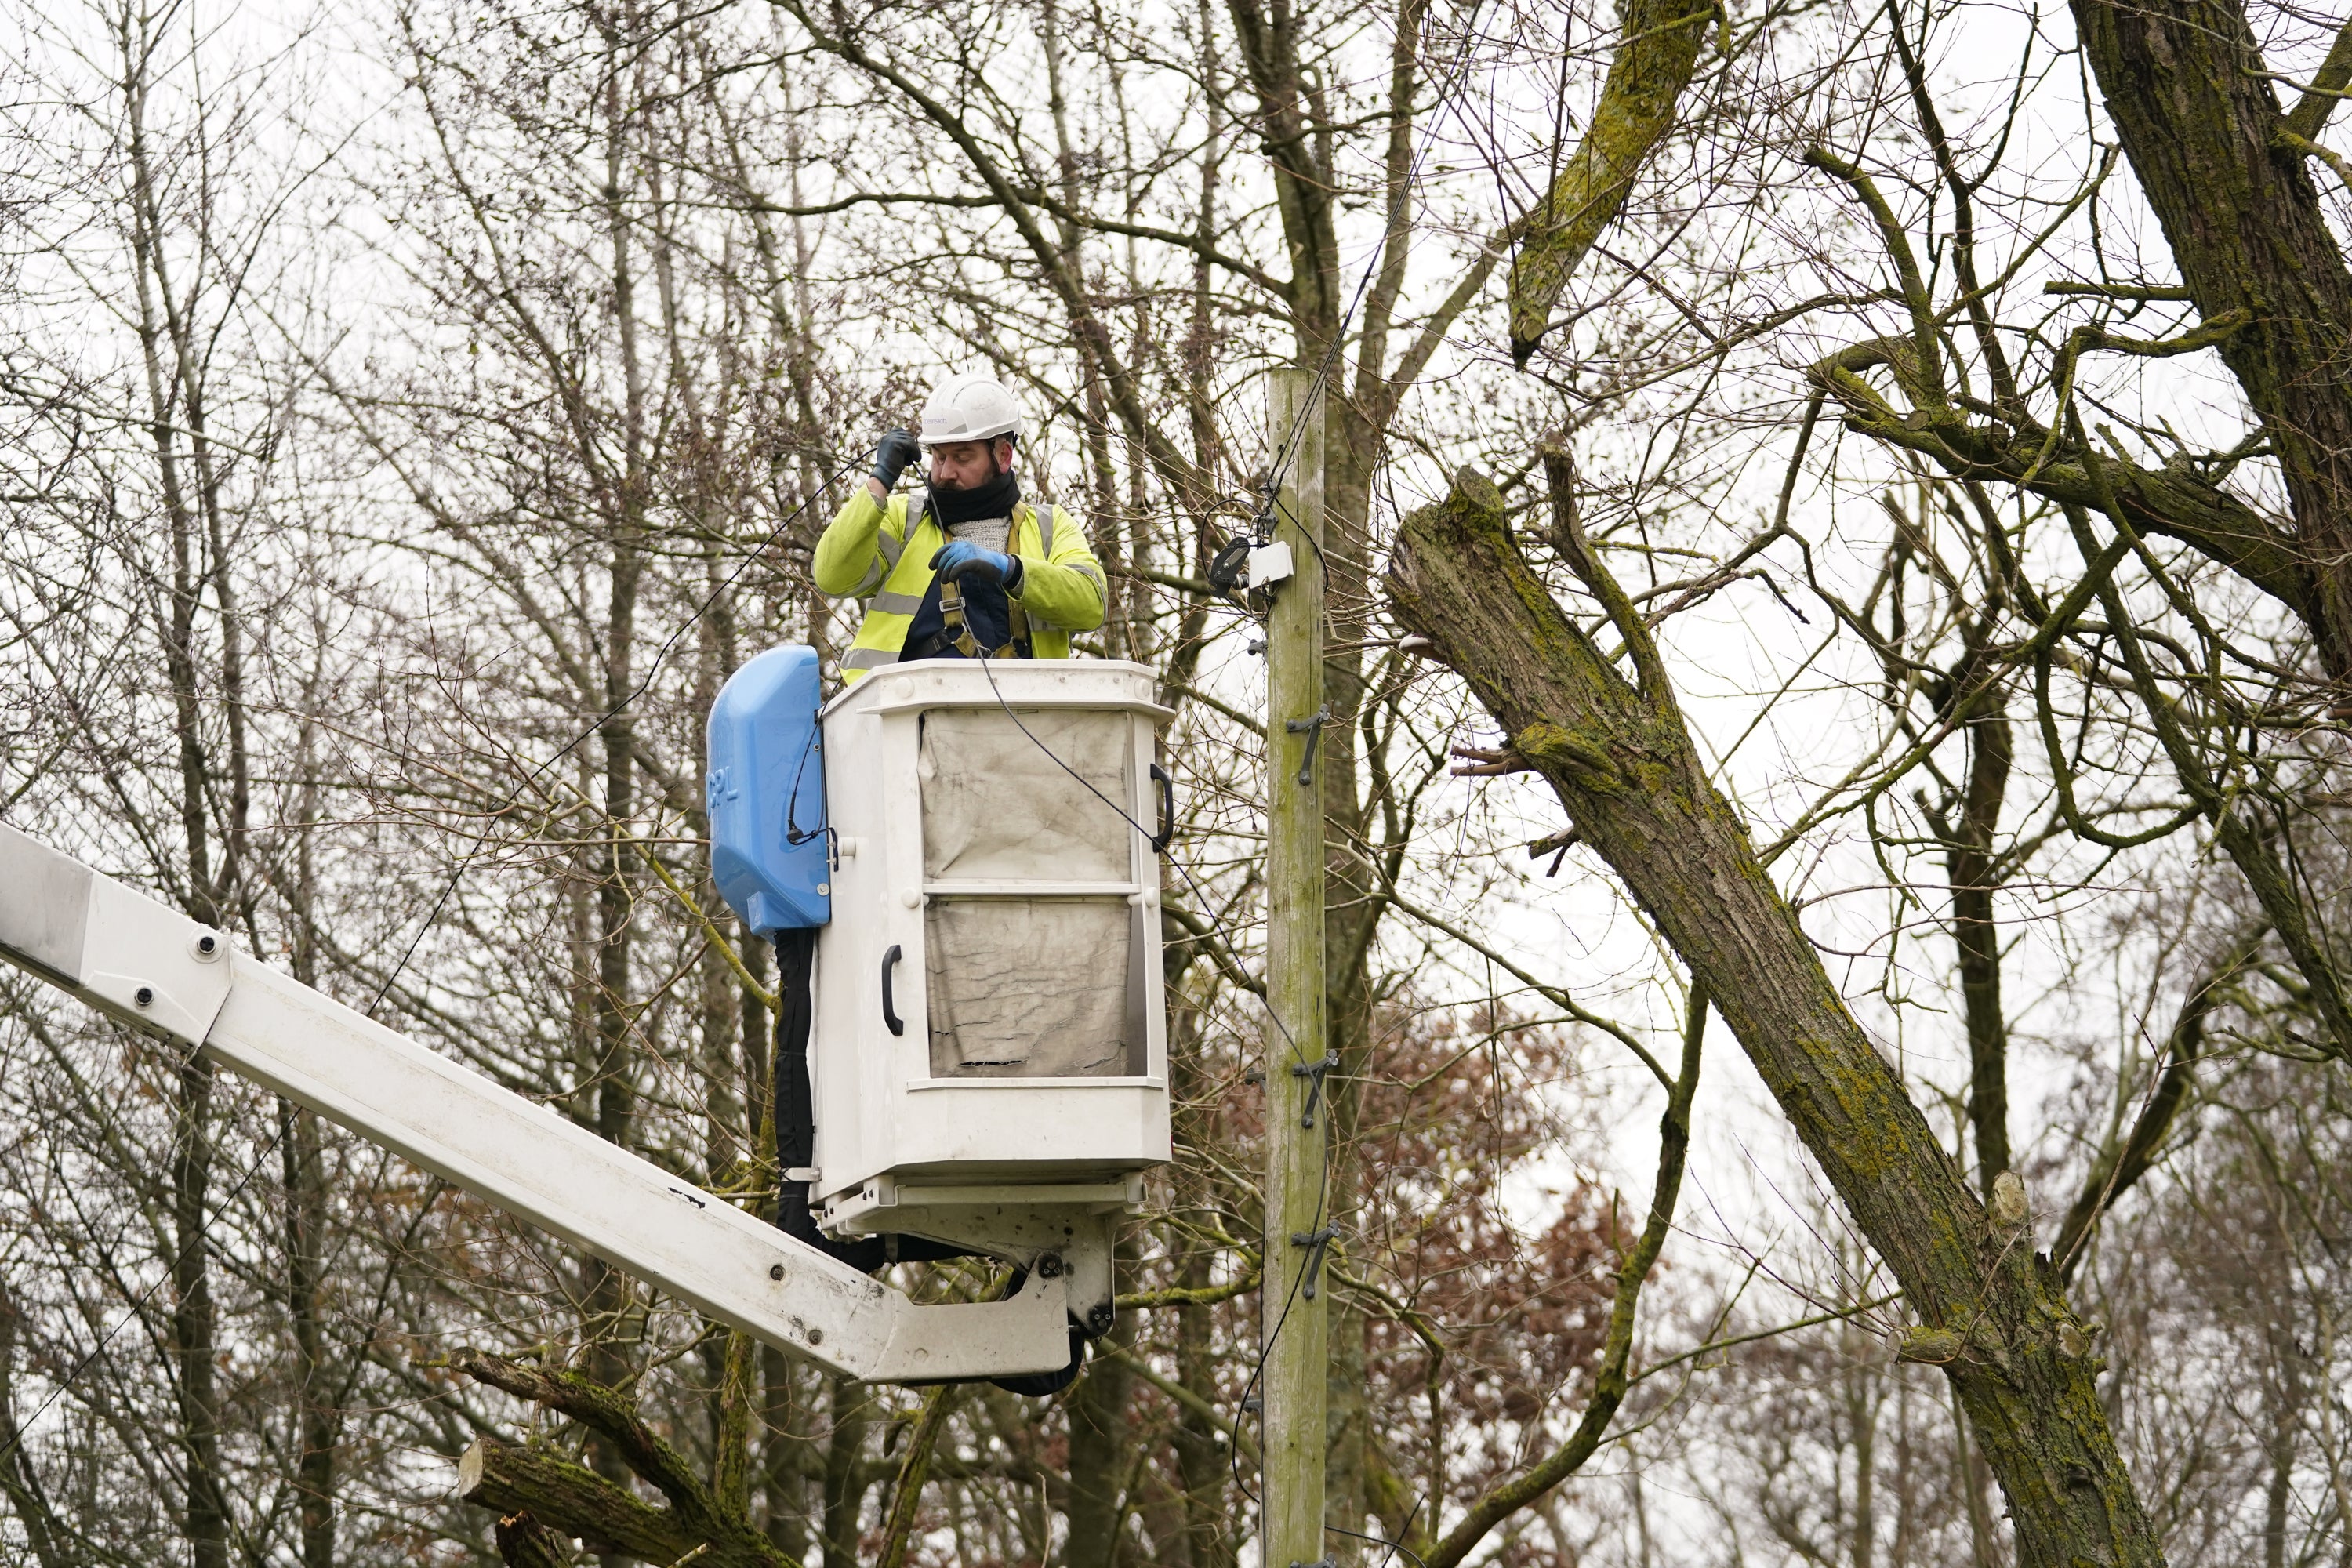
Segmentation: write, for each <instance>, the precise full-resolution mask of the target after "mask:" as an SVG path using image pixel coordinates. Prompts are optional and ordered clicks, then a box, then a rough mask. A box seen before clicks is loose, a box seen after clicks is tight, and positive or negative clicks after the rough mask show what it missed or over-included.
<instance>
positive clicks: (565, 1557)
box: [493, 1510, 572, 1568]
mask: <svg viewBox="0 0 2352 1568" xmlns="http://www.w3.org/2000/svg"><path fill="white" fill-rule="evenodd" d="M493 1533H494V1534H495V1535H496V1538H497V1540H498V1546H499V1562H501V1563H505V1564H506V1565H507V1568H572V1549H571V1548H570V1547H568V1546H566V1545H565V1544H564V1543H563V1537H562V1536H561V1535H558V1534H557V1533H556V1532H555V1531H551V1530H550V1529H548V1528H547V1526H545V1525H543V1524H541V1523H540V1522H539V1521H537V1520H535V1519H533V1518H532V1517H531V1516H530V1511H529V1510H525V1511H523V1512H521V1513H509V1514H502V1515H500V1516H499V1522H498V1526H497V1529H496V1530H495V1531H494V1532H493Z"/></svg>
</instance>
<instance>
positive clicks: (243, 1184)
mask: <svg viewBox="0 0 2352 1568" xmlns="http://www.w3.org/2000/svg"><path fill="white" fill-rule="evenodd" d="M855 468H856V465H855V464H845V465H842V466H841V467H839V468H836V470H835V473H834V477H833V478H831V479H827V480H825V481H824V483H823V484H821V485H819V486H817V488H816V489H814V490H812V491H810V492H809V494H808V496H807V497H806V498H805V499H804V500H802V502H801V503H800V505H798V506H796V507H794V508H793V510H790V511H788V512H786V513H785V514H784V515H783V516H782V518H780V519H778V520H777V522H776V525H775V527H773V528H772V529H770V530H769V531H768V535H767V537H766V538H765V539H762V540H761V542H759V543H758V544H756V545H754V546H753V547H752V548H751V550H750V551H748V552H745V554H744V557H743V559H742V561H741V562H740V563H738V564H737V566H736V568H735V570H734V571H733V572H731V573H730V574H728V575H727V578H726V580H725V581H724V582H722V583H720V584H719V585H718V586H717V587H714V588H713V589H711V590H710V592H709V594H707V595H703V599H702V602H701V603H700V604H698V605H696V606H695V607H694V613H693V614H692V615H690V616H688V617H687V618H686V619H685V620H684V621H683V622H682V623H680V624H679V626H678V627H677V630H675V631H673V632H671V633H670V635H669V637H668V638H667V640H666V641H665V642H663V644H662V645H661V647H659V648H658V649H656V652H655V654H654V657H653V660H652V662H651V663H650V664H648V665H647V666H646V674H645V679H642V680H640V681H638V682H637V684H636V686H635V689H633V690H631V691H630V692H629V694H628V695H627V696H625V697H623V698H622V699H621V700H619V701H617V702H615V703H614V704H613V706H612V707H610V708H608V709H606V710H604V712H603V713H601V714H599V715H598V716H597V717H596V719H595V720H594V721H593V722H592V723H590V724H589V725H588V726H587V727H586V728H585V729H583V730H582V731H580V732H579V733H578V734H576V735H574V736H572V739H571V740H569V741H567V742H564V744H563V748H562V750H561V751H559V752H556V753H555V754H554V755H553V756H551V757H550V758H548V759H547V760H546V761H545V762H543V763H540V764H539V766H537V767H536V768H533V769H532V770H531V771H530V773H528V774H526V775H525V776H524V777H523V779H522V781H521V782H520V783H519V784H516V785H515V786H514V788H513V789H512V790H510V791H509V792H508V794H507V798H506V799H505V800H504V801H503V802H501V803H500V805H499V814H503V813H504V812H506V811H507V810H508V809H509V807H511V806H512V805H514V804H515V803H516V802H517V801H519V800H520V799H521V798H522V792H523V791H524V790H525V789H528V788H529V787H530V785H532V784H536V783H538V782H539V780H540V779H541V777H543V776H544V775H545V774H546V773H547V771H548V770H549V769H550V768H552V767H553V766H555V764H556V763H560V762H562V760H563V759H564V758H566V757H568V756H570V755H571V754H572V752H574V751H576V750H577V749H578V748H579V746H580V743H581V742H583V741H585V740H587V739H588V737H589V736H591V735H593V734H594V733H595V732H596V731H599V730H601V729H603V728H604V726H605V725H607V724H609V723H611V722H612V721H613V720H614V718H615V717H616V716H617V715H618V714H619V713H620V711H621V710H623V709H625V708H626V707H627V706H628V705H629V704H630V703H632V702H635V700H637V699H638V698H640V697H642V696H644V695H645V694H646V689H648V688H650V687H651V686H652V685H653V682H654V677H656V675H658V674H660V673H661V668H662V666H663V664H664V663H665V662H667V659H668V658H669V656H670V653H671V650H673V649H674V648H676V647H677V642H678V639H679V638H680V637H684V636H685V635H686V634H687V633H688V632H689V631H691V630H693V629H694V627H695V626H696V625H697V624H698V623H699V622H700V621H701V619H702V617H703V616H706V615H708V614H709V611H710V606H711V605H714V604H716V603H718V602H719V595H722V594H724V593H726V592H727V591H728V590H729V589H730V588H732V587H733V586H734V585H735V584H736V583H737V582H738V581H739V580H740V578H741V577H742V575H743V574H744V573H745V572H747V571H749V570H750V569H751V563H752V562H754V561H757V560H758V559H759V558H760V557H761V556H762V555H764V554H766V553H767V552H768V551H769V550H770V549H772V547H773V546H774V545H775V542H777V541H778V540H779V539H781V538H782V537H783V532H784V530H785V529H787V528H790V527H791V526H792V525H793V522H794V521H797V520H798V519H799V518H800V516H801V514H802V513H803V512H805V511H807V510H808V509H809V508H811V507H813V506H814V505H815V504H816V503H817V502H818V501H819V500H822V499H823V498H824V494H825V492H826V491H828V490H830V489H833V487H834V486H835V485H836V484H838V483H840V482H841V479H842V478H843V476H844V475H846V474H849V473H851V472H853V471H854V469H855ZM480 853H481V849H480V847H476V848H474V849H471V850H468V851H467V853H466V854H465V855H463V856H461V857H459V858H458V861H457V867H456V868H454V869H453V870H451V871H450V873H449V877H448V879H447V880H446V881H445V882H443V883H442V884H441V891H440V894H439V895H438V896H437V897H436V898H435V899H434V900H433V907H432V909H431V910H429V911H428V912H427V913H426V915H425V921H424V923H423V924H422V925H420V926H418V927H417V928H416V934H415V936H412V937H411V938H409V942H408V946H407V947H406V948H405V949H404V950H403V951H402V952H401V955H400V962H399V963H395V964H394V965H393V967H392V972H391V973H389V974H387V975H385V976H384V980H383V984H382V985H380V986H378V987H377V988H376V994H375V995H374V997H373V999H371V1000H370V1001H369V1003H368V1005H367V1006H366V1007H365V1009H363V1016H366V1017H370V1018H373V1016H375V1010H376V1009H377V1008H378V1007H380V1006H382V1005H383V999H384V997H385V996H386V995H388V994H390V993H391V991H392V987H393V984H394V982H395V981H397V980H398V979H399V978H400V975H401V973H402V971H404V970H405V969H406V968H407V967H408V962H409V960H410V959H412V958H414V957H415V956H416V949H417V944H418V943H420V942H423V941H424V940H425V932H427V931H430V930H432V929H433V926H434V923H435V922H436V921H438V920H439V919H440V918H441V911H442V910H443V909H444V908H445V907H446V905H447V904H448V901H449V895H450V894H451V893H452V892H454V891H455V890H456V889H457V883H458V882H459V880H460V879H463V878H464V876H465V875H466V873H467V870H469V869H470V868H472V866H473V863H474V860H475V858H477V857H478V855H479V854H480ZM200 1048H201V1047H192V1051H193V1050H194V1049H200ZM286 1126H287V1124H286V1123H285V1122H284V1121H280V1122H279V1123H278V1128H277V1130H276V1131H273V1132H271V1133H270V1135H269V1136H268V1139H267V1140H265V1141H264V1142H263V1143H262V1145H261V1148H260V1150H259V1152H257V1153H256V1154H255V1155H254V1157H253V1163H251V1164H249V1165H247V1167H246V1168H245V1172H244V1173H243V1174H242V1175H240V1176H239V1177H238V1178H237V1183H236V1186H234V1187H232V1188H230V1189H229V1194H228V1196H227V1197H226V1198H223V1199H222V1200H221V1202H220V1204H219V1205H218V1206H216V1207H215V1209H214V1210H213V1215H212V1217H213V1218H214V1219H218V1218H219V1217H220V1216H221V1215H224V1214H226V1213H227V1212H228V1209H229V1205H232V1204H234V1203H236V1200H237V1199H238V1198H240V1197H242V1196H244V1195H245V1189H246V1188H247V1187H248V1186H251V1185H252V1184H253V1178H254V1177H255V1176H257V1175H258V1174H260V1173H261V1167H262V1166H263V1165H264V1164H265V1163H268V1159H269V1156H270V1154H271V1153H272V1152H274V1151H275V1150H276V1149H277V1147H278V1142H279V1141H280V1140H281V1139H283V1138H284V1137H285V1135H286ZM210 1228H211V1227H210V1225H209V1223H206V1224H200V1225H199V1226H197V1227H196V1235H195V1236H194V1237H193V1238H192V1239H191V1240H189V1241H188V1242H187V1243H186V1244H185V1245H184V1246H182V1247H181V1248H180V1249H179V1250H178V1251H177V1252H174V1253H173V1255H172V1264H171V1267H170V1268H167V1269H165V1270H164V1271H163V1273H162V1274H160V1275H158V1276H157V1277H156V1278H155V1279H154V1280H153V1281H152V1282H151V1283H150V1284H149V1285H148V1287H147V1288H146V1289H144V1290H142V1291H141V1292H140V1293H139V1294H138V1295H137V1296H136V1297H135V1298H133V1299H132V1300H131V1310H129V1311H127V1312H125V1313H124V1314H123V1315H122V1316H121V1317H120V1318H118V1319H116V1320H115V1321H114V1324H113V1326H112V1327H110V1328H109V1329H108V1330H107V1331H105V1332H104V1333H102V1334H100V1336H99V1340H98V1343H97V1344H95V1345H93V1346H91V1347H90V1349H89V1352H88V1353H87V1354H85V1355H84V1356H83V1357H82V1358H81V1360H79V1362H76V1363H74V1366H73V1370H72V1371H70V1372H68V1373H66V1375H65V1377H64V1378H63V1379H61V1380H60V1381H59V1382H58V1385H57V1386H56V1387H55V1388H53V1389H51V1390H50V1391H49V1396H48V1397H47V1399H44V1400H42V1401H41V1403H40V1404H39V1405H37V1406H36V1407H35V1409H34V1411H33V1413H32V1414H31V1415H28V1416H26V1418H25V1419H24V1420H23V1421H21V1422H19V1423H17V1424H16V1435H15V1436H14V1437H13V1438H11V1439H10V1441H9V1442H8V1444H7V1445H6V1446H5V1447H0V1461H5V1459H6V1458H8V1457H9V1456H10V1455H11V1454H13V1453H15V1452H16V1450H17V1449H19V1448H21V1447H24V1445H25V1439H26V1435H27V1434H29V1433H30V1432H31V1431H32V1429H33V1427H34V1426H36V1425H37V1423H38V1422H39V1421H40V1419H41V1417H42V1416H44V1415H47V1414H48V1413H49V1410H50V1407H51V1406H53V1405H56V1404H57V1402H58V1400H60V1399H63V1398H64V1397H65V1396H66V1394H68V1392H70V1391H71V1390H72V1388H73V1385H74V1384H75V1382H76V1381H77V1380H78V1379H79V1377H80V1376H81V1374H82V1373H85V1372H87V1371H89V1368H90V1367H91V1366H92V1365H93V1364H95V1363H97V1361H98V1358H99V1357H100V1356H102V1355H104V1354H105V1353H106V1349H107V1347H108V1346H109V1345H110V1344H112V1343H113V1342H114V1336H115V1335H116V1334H118V1333H120V1332H121V1331H122V1329H123V1328H124V1326H125V1325H126V1324H128V1323H129V1322H130V1321H131V1320H132V1319H133V1318H136V1317H138V1316H139V1315H140V1314H141V1313H142V1312H144V1311H145V1310H147V1304H148V1303H149V1302H150V1301H152V1300H154V1299H155V1292H156V1291H158V1290H160V1289H163V1281H164V1280H165V1279H171V1278H173V1277H174V1276H176V1275H177V1274H178V1273H179V1271H180V1265H181V1264H182V1263H184V1262H185V1261H186V1260H187V1258H188V1255H189V1253H190V1252H191V1251H192V1250H193V1249H194V1248H196V1247H202V1246H203V1245H204V1244H205V1237H206V1235H208V1234H209V1232H210Z"/></svg>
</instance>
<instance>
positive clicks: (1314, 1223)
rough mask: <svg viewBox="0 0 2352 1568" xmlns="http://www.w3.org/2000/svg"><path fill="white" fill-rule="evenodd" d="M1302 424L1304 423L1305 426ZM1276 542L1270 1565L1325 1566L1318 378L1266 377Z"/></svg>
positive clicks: (1271, 785)
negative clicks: (1280, 568)
mask: <svg viewBox="0 0 2352 1568" xmlns="http://www.w3.org/2000/svg"><path fill="white" fill-rule="evenodd" d="M1302 414H1303V416H1302ZM1266 415H1267V418H1266V429H1267V433H1268V441H1269V444H1270V446H1271V447H1272V453H1271V456H1270V458H1269V460H1270V461H1272V462H1274V463H1276V464H1277V465H1278V466H1279V469H1280V471H1279V473H1278V474H1277V475H1276V478H1277V479H1278V480H1279V482H1280V488H1279V489H1278V490H1277V491H1276V496H1275V505H1274V517H1275V534H1274V542H1276V543H1277V544H1287V545H1289V546H1290V556H1291V574H1290V575H1289V576H1288V577H1287V578H1286V579H1284V580H1283V581H1281V582H1279V583H1277V584H1275V585H1274V587H1273V595H1274V605H1273V609H1272V611H1271V612H1270V613H1269V614H1268V616H1266V626H1265V700H1266V710H1265V733H1266V742H1267V744H1266V812H1265V879H1266V1005H1267V1007H1268V1009H1269V1010H1270V1011H1271V1013H1272V1015H1273V1024H1272V1026H1270V1027H1269V1028H1268V1029H1267V1030H1266V1036H1265V1276H1264V1279H1265V1283H1264V1284H1263V1286H1262V1287H1261V1288H1260V1297H1259V1299H1260V1302H1261V1317H1260V1320H1259V1336H1260V1337H1259V1345H1260V1347H1261V1349H1262V1351H1263V1352H1264V1355H1265V1376H1264V1381H1263V1384H1262V1387H1263V1390H1264V1393H1263V1394H1262V1397H1263V1398H1264V1400H1265V1443H1264V1445H1263V1448H1264V1453H1265V1500H1264V1503H1263V1509H1264V1514H1265V1521H1264V1526H1263V1531H1262V1536H1261V1539H1262V1541H1263V1543H1264V1544H1263V1550H1262V1553H1261V1556H1260V1561H1261V1562H1263V1563H1265V1568H1294V1565H1296V1564H1302V1563H1303V1564H1313V1563H1322V1562H1323V1561H1324V1560H1325V1559H1324V1552H1323V1460H1324V1453H1325V1443H1326V1439H1325V1436H1324V1429H1323V1419H1324V1415H1323V1412H1324V1377H1325V1364H1324V1363H1325V1361H1326V1359H1327V1350H1326V1332H1327V1331H1326V1326H1325V1316H1324V1310H1323V1309H1324V1290H1325V1289H1326V1286H1327V1277H1326V1276H1325V1274H1324V1272H1323V1268H1322V1265H1323V1261H1324V1255H1325V1251H1326V1248H1327V1247H1328V1244H1329V1242H1330V1240H1331V1229H1330V1218H1331V1216H1330V1213H1329V1205H1328V1204H1327V1203H1326V1202H1325V1201H1324V1191H1323V1173H1324V1165H1325V1160H1324V1140H1325V1137H1326V1136H1327V1135H1328V1131H1329V1126H1330V1113H1329V1110H1328V1101H1327V1099H1326V1097H1325V1096H1324V1094H1323V1087H1324V1078H1325V1075H1326V1074H1327V1073H1328V1071H1329V1070H1330V1056H1329V1049H1328V1045H1327V1044H1326V1036H1325V1029H1324V1014H1323V791H1322V789H1321V787H1320V784H1319V782H1318V779H1317V777H1316V774H1315V769H1316V768H1317V767H1318V766H1319V765H1321V764H1320V761H1319V759H1320V757H1321V756H1322V754H1323V747H1322V744H1321V742H1322V739H1323V729H1322V727H1323V723H1324V721H1325V718H1326V716H1327V713H1328V710H1327V709H1326V708H1325V706H1324V700H1323V563H1322V546H1323V399H1322V395H1321V389H1320V386H1319V384H1318V379H1317V377H1315V376H1314V375H1313V374H1309V373H1308V372H1307V371H1303V370H1277V371H1275V372H1273V373H1272V374H1270V375H1269V376H1268V377H1267V387H1266Z"/></svg>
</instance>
